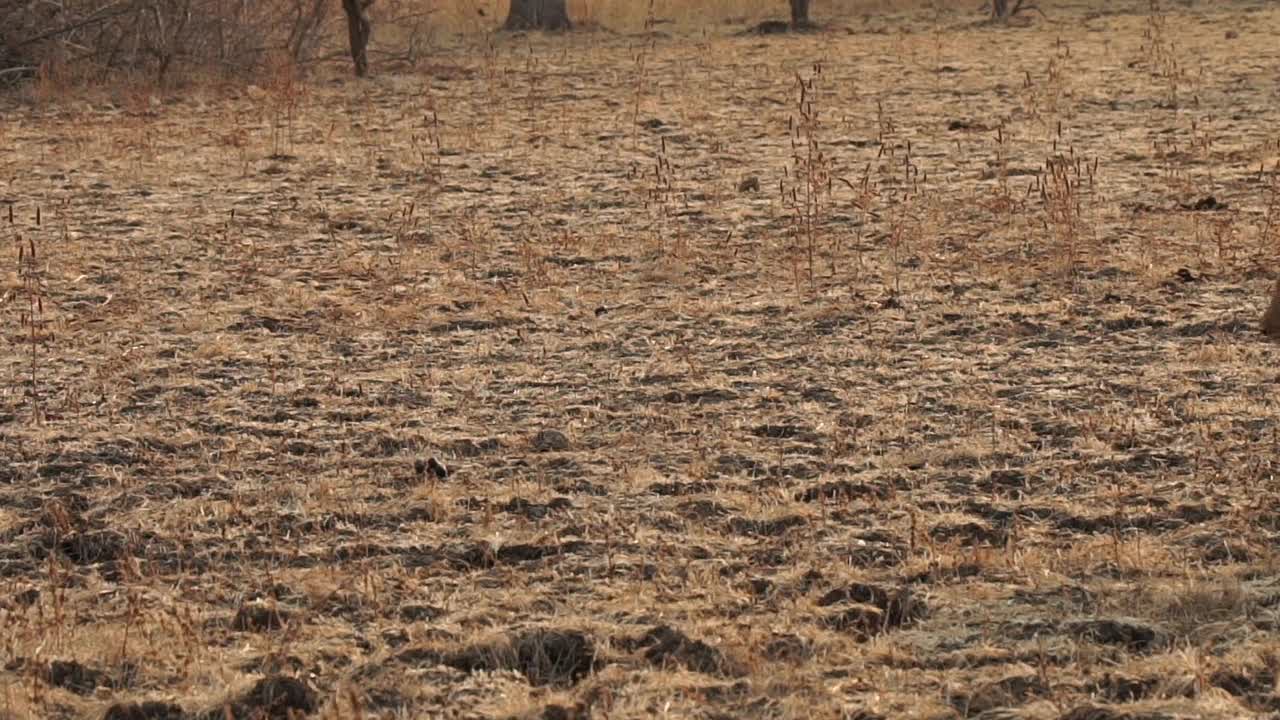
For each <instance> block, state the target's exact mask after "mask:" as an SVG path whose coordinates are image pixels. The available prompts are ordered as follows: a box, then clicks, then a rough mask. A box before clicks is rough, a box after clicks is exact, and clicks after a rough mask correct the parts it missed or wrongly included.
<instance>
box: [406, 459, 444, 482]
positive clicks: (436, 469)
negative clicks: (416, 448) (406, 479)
mask: <svg viewBox="0 0 1280 720" xmlns="http://www.w3.org/2000/svg"><path fill="white" fill-rule="evenodd" d="M413 474H414V475H417V476H418V479H419V480H423V479H425V478H426V476H427V475H431V477H433V478H435V479H437V480H444V479H446V478H448V477H449V468H447V467H445V466H444V463H442V462H440V461H439V460H437V459H435V458H434V457H429V458H427V459H426V460H423V459H422V458H418V459H417V460H414V461H413Z"/></svg>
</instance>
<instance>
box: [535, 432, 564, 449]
mask: <svg viewBox="0 0 1280 720" xmlns="http://www.w3.org/2000/svg"><path fill="white" fill-rule="evenodd" d="M529 443H530V444H531V445H533V449H534V450H537V451H538V452H551V451H560V450H568V449H569V438H568V437H565V434H564V433H562V432H560V431H559V430H543V431H541V432H539V433H538V434H537V435H534V436H533V439H532V440H530V441H529Z"/></svg>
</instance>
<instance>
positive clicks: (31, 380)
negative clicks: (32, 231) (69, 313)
mask: <svg viewBox="0 0 1280 720" xmlns="http://www.w3.org/2000/svg"><path fill="white" fill-rule="evenodd" d="M13 224H14V217H13V206H12V205H10V206H9V225H10V227H12V226H13ZM40 227H41V215H40V208H39V207H37V208H36V231H37V232H39V230H40ZM14 242H15V244H16V245H17V247H18V279H19V281H20V283H21V286H22V289H21V296H22V300H23V301H24V302H23V308H22V310H21V312H20V313H19V319H18V324H19V326H20V327H21V328H22V330H23V333H22V339H23V342H24V343H25V344H26V346H27V347H26V349H27V359H28V360H29V366H28V369H29V374H28V377H27V382H28V387H27V397H28V398H29V399H30V400H31V420H32V422H33V423H36V424H41V423H43V422H44V403H43V398H42V396H41V393H40V378H39V368H40V364H41V362H40V351H41V348H43V347H44V346H46V345H47V344H48V343H49V341H50V340H51V339H52V332H51V331H50V324H49V323H50V321H49V319H48V318H47V317H46V316H45V313H44V301H45V298H46V296H47V295H48V289H47V286H46V283H45V278H46V272H45V271H46V268H45V267H44V266H43V265H41V259H40V256H39V254H38V252H37V245H36V240H35V237H34V236H26V237H24V236H23V235H22V234H21V233H15V234H14Z"/></svg>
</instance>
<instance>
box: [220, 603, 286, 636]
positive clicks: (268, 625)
mask: <svg viewBox="0 0 1280 720" xmlns="http://www.w3.org/2000/svg"><path fill="white" fill-rule="evenodd" d="M288 619H289V616H288V614H286V613H285V612H284V611H282V610H280V609H279V608H276V607H271V606H268V605H261V604H257V603H254V604H248V605H241V606H240V609H239V610H237V611H236V616H235V617H234V618H232V620H231V629H232V630H241V631H247V632H267V631H269V630H279V629H280V628H282V627H284V626H285V623H286V622H288Z"/></svg>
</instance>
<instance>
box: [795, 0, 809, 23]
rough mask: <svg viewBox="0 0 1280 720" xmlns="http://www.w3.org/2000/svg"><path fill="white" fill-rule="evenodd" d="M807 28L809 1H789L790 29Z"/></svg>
mask: <svg viewBox="0 0 1280 720" xmlns="http://www.w3.org/2000/svg"><path fill="white" fill-rule="evenodd" d="M805 27H809V0H791V29H792V30H798V29H800V28H805Z"/></svg>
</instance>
